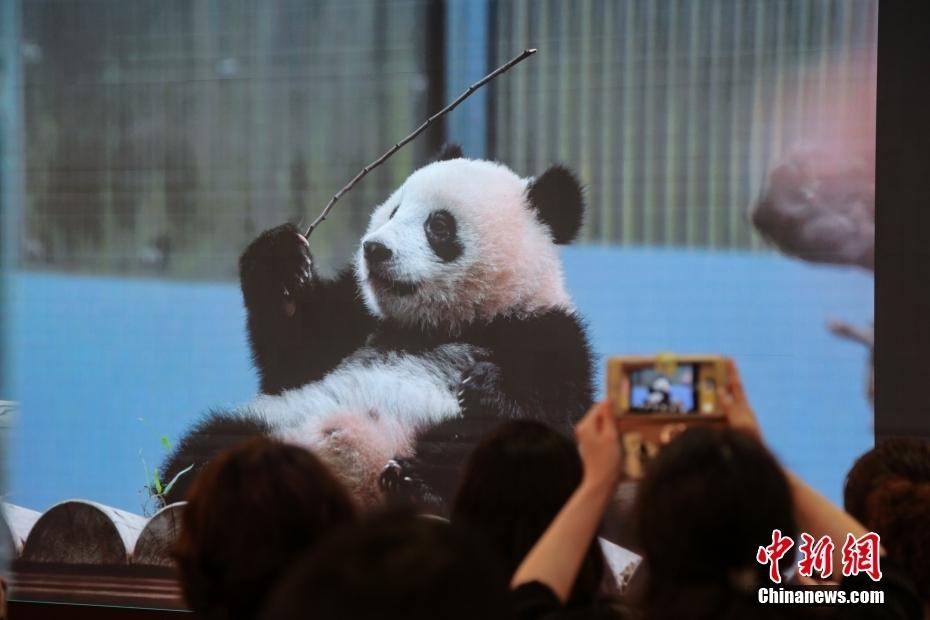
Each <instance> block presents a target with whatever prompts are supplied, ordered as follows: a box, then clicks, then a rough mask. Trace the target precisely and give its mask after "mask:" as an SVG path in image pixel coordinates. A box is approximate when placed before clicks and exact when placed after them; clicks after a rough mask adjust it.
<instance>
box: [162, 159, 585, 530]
mask: <svg viewBox="0 0 930 620" xmlns="http://www.w3.org/2000/svg"><path fill="white" fill-rule="evenodd" d="M583 210H584V204H583V198H582V188H581V186H580V184H579V182H578V180H577V179H576V177H575V176H574V175H573V174H572V173H571V172H570V171H569V170H567V169H566V168H564V167H561V166H553V167H550V168H549V169H547V170H546V171H544V172H543V173H542V174H540V175H539V176H537V177H535V178H521V177H520V176H518V175H517V174H515V173H514V172H513V171H511V170H510V169H509V168H507V167H506V166H504V165H502V164H500V163H495V162H491V161H485V160H475V159H467V158H465V157H463V156H462V153H461V150H460V149H459V148H458V147H455V146H451V147H446V148H445V149H444V150H443V151H442V153H441V154H440V156H439V157H438V158H437V160H436V161H434V162H432V163H430V164H428V165H426V166H424V167H422V168H420V169H419V170H417V171H415V172H414V173H413V174H412V175H410V177H408V178H407V179H406V180H405V181H404V182H403V184H402V185H401V186H400V187H399V188H398V189H397V190H396V191H395V192H394V193H393V194H391V195H390V197H388V199H387V200H385V201H384V202H383V203H382V204H381V205H380V206H378V207H377V208H376V209H375V210H374V212H373V213H372V215H371V220H370V223H369V226H368V230H367V232H366V233H365V235H364V237H363V238H362V239H361V242H360V243H359V247H358V252H357V255H356V256H355V260H354V267H353V268H349V269H346V270H345V271H343V272H342V273H340V274H339V275H338V276H337V277H335V278H334V279H323V278H321V277H319V276H318V275H317V273H316V269H315V265H314V262H313V258H312V254H311V252H310V246H309V243H308V241H307V239H306V238H304V237H303V236H302V235H301V234H300V232H299V231H298V230H297V229H296V227H294V226H292V225H283V226H279V227H277V228H273V229H271V230H269V231H266V232H264V233H263V234H261V235H260V236H259V237H258V238H257V239H255V240H254V241H253V242H252V243H251V245H249V246H248V248H247V249H246V250H245V252H244V253H243V254H242V257H241V259H240V280H241V287H242V294H243V299H244V302H245V308H246V311H247V315H248V320H247V323H248V335H249V340H250V344H251V349H252V355H253V359H254V364H255V367H256V368H257V370H258V374H259V377H260V383H261V392H262V394H261V395H260V396H258V397H257V398H256V399H255V400H254V401H253V402H251V403H250V404H248V405H246V406H244V407H242V408H240V409H237V410H232V411H214V412H212V413H210V414H209V415H207V416H206V417H205V418H204V419H203V420H202V421H201V422H200V423H198V424H196V425H195V426H194V427H193V428H191V429H190V430H189V431H188V432H187V434H186V435H185V436H184V437H183V438H182V440H181V441H180V442H179V443H178V446H177V448H176V450H175V451H174V453H173V454H172V455H171V456H170V457H169V458H168V459H167V461H166V463H165V464H164V465H163V467H162V477H163V479H165V480H171V479H172V478H174V476H175V475H176V474H177V473H178V472H180V471H182V470H183V469H185V468H187V467H188V466H190V465H194V467H195V471H196V469H197V468H199V467H200V466H202V464H203V463H204V462H205V461H207V460H209V458H211V457H212V456H213V455H215V454H216V453H217V452H218V451H219V450H221V449H223V448H224V447H226V446H228V445H230V444H232V443H235V442H237V441H240V440H242V439H243V438H245V437H248V436H252V435H271V436H275V437H278V438H282V439H284V440H286V441H291V442H296V443H299V444H302V445H306V446H307V447H309V448H310V449H312V450H313V451H314V452H315V453H317V454H318V455H319V456H320V457H321V458H322V459H323V460H324V461H325V462H327V463H328V464H329V465H330V466H331V467H332V468H333V469H334V470H335V472H336V473H337V474H339V475H340V476H341V477H342V479H343V480H344V481H345V482H346V483H347V485H348V486H349V487H350V489H351V490H352V491H353V492H354V494H355V496H356V497H357V498H358V499H359V501H360V502H361V503H363V504H376V503H380V502H383V501H385V500H388V501H404V502H406V501H412V502H418V503H420V504H422V505H425V506H427V507H429V508H432V509H434V510H436V511H437V512H442V511H443V507H444V501H445V500H446V499H448V498H449V497H450V496H451V494H452V492H453V491H454V488H455V484H456V483H457V481H456V477H457V472H458V468H459V467H460V466H461V464H462V462H463V461H464V459H465V458H466V457H467V455H468V452H469V450H470V448H471V447H472V446H473V445H474V443H475V442H476V441H477V440H478V439H479V438H480V437H481V436H482V435H484V434H485V433H487V432H489V431H490V430H491V429H492V428H493V426H494V425H495V423H497V422H498V421H501V420H506V419H513V418H532V419H536V420H540V421H543V422H545V423H548V424H550V425H552V426H553V427H555V428H558V429H561V430H564V431H565V432H569V431H570V429H571V425H572V424H573V423H574V422H575V421H576V420H577V419H578V418H579V417H581V415H582V414H583V413H584V412H585V410H586V409H587V408H588V407H589V405H590V404H591V401H592V381H591V377H592V355H591V351H590V347H589V344H588V340H587V336H586V332H585V326H584V324H583V321H582V320H581V318H580V317H579V316H578V313H577V311H576V310H575V307H574V305H573V303H572V299H571V297H570V296H569V294H568V293H567V292H566V289H565V284H564V281H563V273H562V264H561V260H560V257H559V251H558V247H557V245H558V244H566V243H569V242H571V241H572V240H573V239H574V238H575V236H576V235H577V233H578V231H579V228H580V226H581V223H582V217H583ZM193 477H194V474H190V473H189V474H185V475H184V476H182V477H181V478H180V479H179V481H178V483H176V484H175V486H174V487H173V488H172V490H171V493H170V494H169V496H168V498H167V500H168V501H174V500H176V499H180V498H182V497H183V495H184V492H185V489H186V487H187V486H188V484H189V481H190V480H191V479H192V478H193Z"/></svg>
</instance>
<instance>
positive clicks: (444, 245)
mask: <svg viewBox="0 0 930 620" xmlns="http://www.w3.org/2000/svg"><path fill="white" fill-rule="evenodd" d="M423 228H424V229H425V230H426V239H427V241H429V244H430V247H431V248H433V252H435V253H436V256H438V257H439V258H441V259H442V260H443V261H444V262H447V263H448V262H449V261H453V260H455V259H456V258H458V257H459V256H461V255H462V250H463V248H462V243H461V241H459V237H458V226H457V224H456V221H455V216H454V215H452V214H451V213H449V212H448V211H446V210H444V209H443V210H441V211H433V212H432V213H430V214H429V217H428V218H426V223H425V224H424V225H423Z"/></svg>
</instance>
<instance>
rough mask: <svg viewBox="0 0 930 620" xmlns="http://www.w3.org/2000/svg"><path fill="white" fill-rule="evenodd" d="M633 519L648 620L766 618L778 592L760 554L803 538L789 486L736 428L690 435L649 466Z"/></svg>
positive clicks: (786, 559) (784, 561)
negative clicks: (769, 591)
mask: <svg viewBox="0 0 930 620" xmlns="http://www.w3.org/2000/svg"><path fill="white" fill-rule="evenodd" d="M633 514H634V519H635V531H636V538H637V541H638V545H639V547H640V551H641V552H642V554H643V557H644V562H645V564H646V566H647V569H648V570H647V575H648V577H647V584H646V587H645V591H644V593H643V597H642V598H643V600H642V606H643V609H644V611H645V612H646V617H647V618H681V619H683V620H686V619H689V618H742V617H758V616H759V615H760V614H765V613H766V611H765V610H764V609H762V608H760V607H758V606H757V605H755V603H754V600H755V594H756V589H757V588H758V587H759V586H760V585H762V584H764V583H768V567H767V566H763V565H761V564H759V563H758V562H757V561H756V552H757V550H758V548H759V547H760V546H765V545H767V544H769V543H771V540H772V530H774V529H779V530H781V532H782V534H783V535H785V536H790V537H792V538H796V537H797V525H796V521H795V518H794V508H793V502H792V499H791V492H790V488H789V484H788V480H787V478H786V476H785V474H784V472H783V471H782V469H781V467H779V465H778V463H777V462H776V460H775V458H774V457H773V456H772V455H771V453H769V451H768V450H767V449H766V448H765V447H764V446H762V445H761V444H760V443H759V442H758V441H757V440H755V439H753V438H752V437H750V436H749V435H746V434H744V433H741V432H739V431H735V430H730V429H727V430H712V429H706V428H691V429H689V430H686V431H684V432H682V433H681V434H680V435H678V436H677V437H676V438H675V439H674V440H672V441H671V442H670V443H669V444H668V445H667V446H665V447H664V448H663V449H662V450H661V451H660V452H659V455H658V456H657V457H656V459H655V460H654V461H653V462H651V463H650V464H649V466H648V468H647V471H646V475H645V477H644V479H643V480H642V482H641V484H640V488H639V489H638V492H637V498H636V502H635V507H634V511H633ZM793 553H794V548H792V549H791V551H790V552H789V554H788V555H786V556H785V557H784V558H782V560H781V566H782V567H788V566H790V565H791V561H792V556H793ZM747 606H749V607H747Z"/></svg>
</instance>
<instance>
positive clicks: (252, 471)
mask: <svg viewBox="0 0 930 620" xmlns="http://www.w3.org/2000/svg"><path fill="white" fill-rule="evenodd" d="M187 501H188V504H187V506H185V508H184V515H183V519H182V523H181V533H180V536H179V539H178V542H177V545H176V548H175V558H176V560H177V564H178V569H179V572H180V577H181V585H182V588H183V590H184V597H185V599H186V600H187V603H188V604H189V605H190V606H191V607H192V608H193V609H194V611H196V612H197V613H198V614H199V615H200V617H203V618H252V617H254V616H255V614H256V613H257V612H258V611H259V610H260V608H261V607H262V605H263V604H264V602H265V599H266V598H267V595H268V593H269V591H270V589H271V588H272V587H273V585H274V584H275V582H276V581H277V579H278V578H279V577H280V576H281V575H282V574H284V572H285V571H286V570H287V568H288V566H289V565H290V564H291V562H292V561H293V560H294V559H296V558H297V557H298V556H300V555H301V554H302V553H304V552H306V551H307V550H308V549H309V548H311V547H312V546H313V545H314V544H316V543H317V541H319V540H320V539H321V538H323V537H324V536H327V535H329V533H330V532H331V531H332V530H333V529H334V528H336V527H337V526H341V525H344V524H347V523H353V522H354V521H355V520H356V514H355V507H354V505H353V504H352V501H351V500H350V499H349V496H348V494H347V493H346V491H345V490H344V489H343V488H342V485H341V484H340V483H339V482H338V481H337V480H336V479H335V478H334V477H333V475H332V474H331V473H330V472H329V470H327V469H326V467H324V466H323V464H322V463H321V462H320V461H319V460H318V459H317V458H316V457H315V456H314V455H313V454H311V453H310V452H308V451H307V450H305V449H304V448H301V447H297V446H292V445H288V444H284V443H280V442H277V441H273V440H270V439H255V440H252V441H249V442H247V443H245V444H242V445H241V446H238V447H236V448H233V449H231V450H229V451H227V452H225V453H223V454H222V455H220V456H219V457H217V458H216V459H214V460H213V461H211V462H210V463H209V465H208V466H207V468H206V469H205V470H204V471H203V473H201V474H200V476H198V477H197V479H196V480H195V481H194V484H193V486H192V487H191V490H190V493H189V494H188V497H187Z"/></svg>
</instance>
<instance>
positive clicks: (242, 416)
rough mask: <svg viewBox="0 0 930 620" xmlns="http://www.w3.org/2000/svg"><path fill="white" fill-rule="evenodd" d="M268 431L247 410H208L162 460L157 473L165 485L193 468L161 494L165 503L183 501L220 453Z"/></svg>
mask: <svg viewBox="0 0 930 620" xmlns="http://www.w3.org/2000/svg"><path fill="white" fill-rule="evenodd" d="M270 434H271V427H270V426H269V425H268V423H267V422H266V421H265V420H264V419H263V418H260V417H258V416H255V415H250V414H249V413H248V412H240V413H232V412H226V411H216V410H215V411H211V412H210V413H208V414H207V415H206V416H205V417H204V418H203V419H202V420H201V421H200V422H199V423H198V424H197V425H195V426H194V427H193V428H192V429H191V430H190V431H188V432H187V434H186V435H184V437H182V438H181V440H180V441H179V442H178V444H177V446H176V447H175V449H174V450H173V451H172V453H171V454H170V455H169V456H168V458H167V459H166V460H165V461H164V462H163V463H162V466H161V468H160V471H159V475H160V477H161V481H162V484H163V485H168V484H169V483H170V482H171V481H172V480H173V479H174V478H175V476H178V474H181V472H183V471H184V470H185V469H187V468H188V467H192V469H190V471H187V472H186V473H184V474H181V475H180V476H179V477H178V479H177V480H176V481H175V483H174V485H172V487H171V488H170V489H169V491H168V492H167V493H165V494H164V496H163V499H164V501H165V504H173V503H174V502H178V501H181V500H183V499H184V498H185V497H186V495H187V491H188V489H189V488H190V485H191V483H192V482H193V481H194V479H195V478H196V477H197V474H199V473H200V472H201V471H202V470H203V468H204V466H205V465H206V464H207V463H209V462H210V461H211V460H213V459H214V458H215V457H216V456H217V455H219V454H220V453H221V452H223V451H224V450H226V449H228V448H231V447H233V446H235V445H237V444H240V443H242V442H243V441H246V440H248V439H252V438H253V437H262V436H268V435H270Z"/></svg>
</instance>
